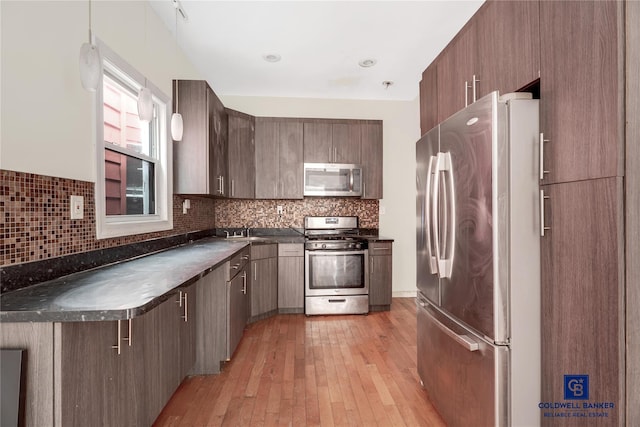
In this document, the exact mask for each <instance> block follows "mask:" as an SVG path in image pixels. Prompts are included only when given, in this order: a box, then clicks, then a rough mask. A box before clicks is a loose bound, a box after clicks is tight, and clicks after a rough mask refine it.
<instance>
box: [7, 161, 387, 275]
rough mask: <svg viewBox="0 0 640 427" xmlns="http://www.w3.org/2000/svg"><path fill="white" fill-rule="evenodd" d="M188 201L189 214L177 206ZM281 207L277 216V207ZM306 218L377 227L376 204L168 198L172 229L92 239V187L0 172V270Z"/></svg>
mask: <svg viewBox="0 0 640 427" xmlns="http://www.w3.org/2000/svg"><path fill="white" fill-rule="evenodd" d="M71 195H78V196H82V197H83V198H84V218H83V219H76V220H71V219H70V218H69V215H70V212H69V209H70V206H69V197H70V196H71ZM186 198H188V199H189V200H191V208H190V209H189V212H188V214H186V215H184V214H183V213H182V201H183V200H184V199H186ZM278 206H282V215H278V213H277V212H278V211H277V207H278ZM307 215H340V216H351V215H353V216H358V217H359V218H360V227H362V228H370V229H376V228H379V227H378V200H362V199H349V198H306V199H304V200H229V199H209V198H200V197H184V196H179V195H174V196H173V230H168V231H164V232H156V233H147V234H137V235H133V236H126V237H116V238H111V239H102V240H97V239H96V227H95V204H94V183H93V182H88V181H78V180H73V179H66V178H57V177H50V176H43V175H36V174H30V173H23V172H14V171H9V170H0V217H1V220H0V266H8V265H13V264H21V263H25V262H31V261H40V260H44V259H49V258H55V257H59V256H63V255H71V254H77V253H82V252H88V251H92V250H96V249H105V248H112V247H117V246H122V245H127V244H130V243H138V242H142V241H145V240H150V239H155V238H158V237H166V236H173V235H181V234H185V233H188V232H193V231H200V230H209V229H212V228H215V227H219V228H225V227H228V228H236V227H244V226H249V227H252V228H287V227H296V228H301V227H303V226H304V217H305V216H307Z"/></svg>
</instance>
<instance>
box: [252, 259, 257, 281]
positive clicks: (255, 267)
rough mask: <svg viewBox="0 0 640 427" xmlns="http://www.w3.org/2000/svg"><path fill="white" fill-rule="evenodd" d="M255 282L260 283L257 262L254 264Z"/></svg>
mask: <svg viewBox="0 0 640 427" xmlns="http://www.w3.org/2000/svg"><path fill="white" fill-rule="evenodd" d="M253 281H254V282H257V281H258V263H257V262H254V263H253Z"/></svg>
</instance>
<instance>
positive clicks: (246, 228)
mask: <svg viewBox="0 0 640 427" xmlns="http://www.w3.org/2000/svg"><path fill="white" fill-rule="evenodd" d="M250 230H251V227H249V226H248V225H245V226H244V232H245V234H246V235H247V237H249V231H250Z"/></svg>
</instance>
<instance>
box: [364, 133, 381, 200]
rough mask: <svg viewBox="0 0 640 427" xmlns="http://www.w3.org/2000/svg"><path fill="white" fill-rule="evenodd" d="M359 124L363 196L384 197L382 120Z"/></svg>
mask: <svg viewBox="0 0 640 427" xmlns="http://www.w3.org/2000/svg"><path fill="white" fill-rule="evenodd" d="M359 126H360V133H361V138H362V139H361V141H362V146H361V150H362V151H361V154H360V161H361V164H362V198H363V199H382V121H367V122H364V123H361V124H360V125H359Z"/></svg>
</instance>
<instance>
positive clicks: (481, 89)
mask: <svg viewBox="0 0 640 427" xmlns="http://www.w3.org/2000/svg"><path fill="white" fill-rule="evenodd" d="M474 19H476V23H475V25H476V27H477V28H478V31H477V34H478V51H477V55H476V62H477V71H476V72H477V74H478V75H477V77H478V79H479V80H480V81H479V82H478V83H477V95H478V98H480V97H482V96H484V95H487V94H488V93H491V92H493V91H495V90H498V91H500V93H501V94H504V93H509V92H514V91H516V90H518V89H520V88H522V87H524V86H526V85H527V84H529V83H531V82H533V81H534V80H536V79H537V78H538V77H539V73H540V21H539V19H540V13H539V2H537V1H490V2H487V3H486V5H485V7H483V8H482V9H481V11H480V12H479V13H478V14H477V15H476V17H475V18H474Z"/></svg>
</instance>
